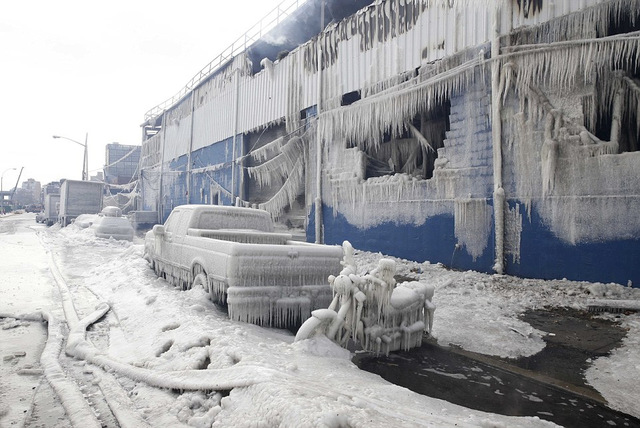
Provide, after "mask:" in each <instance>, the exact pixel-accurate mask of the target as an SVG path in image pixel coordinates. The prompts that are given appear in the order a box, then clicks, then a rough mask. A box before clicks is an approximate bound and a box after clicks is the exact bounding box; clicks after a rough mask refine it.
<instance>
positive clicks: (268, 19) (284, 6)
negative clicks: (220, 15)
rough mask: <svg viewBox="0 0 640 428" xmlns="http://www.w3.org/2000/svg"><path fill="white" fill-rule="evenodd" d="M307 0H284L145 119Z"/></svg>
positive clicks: (160, 109) (175, 100)
mask: <svg viewBox="0 0 640 428" xmlns="http://www.w3.org/2000/svg"><path fill="white" fill-rule="evenodd" d="M306 1H307V0H284V1H283V2H282V3H280V4H279V5H278V6H276V7H275V9H273V10H272V11H271V12H269V13H268V14H267V15H266V16H265V17H264V18H262V19H261V20H260V21H258V23H256V24H255V25H253V26H252V27H251V28H250V29H249V30H247V31H246V32H245V33H244V34H243V35H242V36H240V37H238V38H237V39H236V40H235V41H234V42H233V43H231V45H230V46H228V47H227V48H226V49H225V50H223V51H222V53H220V54H219V55H218V56H217V57H215V58H214V59H213V60H212V61H211V62H210V63H209V64H207V65H205V66H204V67H202V69H201V70H200V71H199V72H197V73H196V75H195V76H193V77H192V78H191V80H189V82H187V84H186V85H185V86H184V87H183V88H182V89H181V90H180V91H179V92H178V93H177V94H175V95H174V96H173V97H171V98H169V99H167V100H165V101H164V102H162V103H160V104H158V105H157V106H155V107H153V108H152V109H150V110H149V111H147V112H146V113H145V115H144V120H145V121H147V120H149V119H152V118H154V117H156V116H158V115H159V114H161V113H162V112H163V111H164V110H166V109H167V108H168V107H171V106H172V105H174V104H175V103H177V102H178V101H179V100H181V99H182V98H183V97H184V96H185V95H187V94H188V93H189V92H191V90H192V89H193V88H195V87H196V86H198V85H199V84H200V83H201V82H202V81H203V80H205V79H206V78H207V77H209V76H211V75H212V74H213V73H215V72H216V71H217V70H218V69H219V68H220V67H221V66H222V65H224V64H225V63H226V62H227V61H228V60H230V59H231V58H233V57H234V56H236V55H238V54H239V53H242V52H244V51H245V50H247V48H248V47H249V46H251V45H252V44H253V43H254V42H256V41H257V40H259V39H260V38H261V37H262V36H263V35H264V34H266V33H267V32H268V31H269V30H271V29H273V28H274V27H275V26H276V25H278V24H279V23H280V22H282V21H283V20H284V19H285V18H286V17H288V16H289V15H291V13H293V12H294V11H295V10H297V9H298V7H300V5H302V4H303V3H305V2H306Z"/></svg>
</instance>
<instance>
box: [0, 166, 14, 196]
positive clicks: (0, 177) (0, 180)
mask: <svg viewBox="0 0 640 428" xmlns="http://www.w3.org/2000/svg"><path fill="white" fill-rule="evenodd" d="M16 169H18V168H7V169H5V170H4V171H2V175H0V192H2V191H3V190H4V184H3V181H4V173H5V172H7V171H11V170H14V171H15V170H16Z"/></svg>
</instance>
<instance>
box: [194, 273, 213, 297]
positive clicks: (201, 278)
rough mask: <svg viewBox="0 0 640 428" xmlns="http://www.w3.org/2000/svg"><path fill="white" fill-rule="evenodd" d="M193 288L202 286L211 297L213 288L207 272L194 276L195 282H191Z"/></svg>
mask: <svg viewBox="0 0 640 428" xmlns="http://www.w3.org/2000/svg"><path fill="white" fill-rule="evenodd" d="M191 288H202V289H203V290H204V291H205V293H207V295H209V298H211V288H210V286H209V278H208V277H207V274H206V273H204V272H200V273H199V274H197V275H196V276H195V278H193V284H191Z"/></svg>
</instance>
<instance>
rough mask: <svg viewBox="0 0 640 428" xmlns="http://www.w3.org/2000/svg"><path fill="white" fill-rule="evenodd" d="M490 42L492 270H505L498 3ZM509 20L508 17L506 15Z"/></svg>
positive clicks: (501, 271) (498, 3)
mask: <svg viewBox="0 0 640 428" xmlns="http://www.w3.org/2000/svg"><path fill="white" fill-rule="evenodd" d="M494 5H495V11H494V12H495V13H494V17H493V33H494V34H493V39H492V41H491V59H492V64H491V137H492V142H493V143H492V147H493V211H494V216H493V218H494V225H495V236H496V248H495V264H494V265H493V270H495V271H496V272H497V273H499V274H502V273H503V271H504V201H505V195H504V189H503V188H502V108H501V107H502V105H501V102H500V18H501V16H502V14H501V8H502V6H501V3H500V2H494ZM509 21H511V16H509Z"/></svg>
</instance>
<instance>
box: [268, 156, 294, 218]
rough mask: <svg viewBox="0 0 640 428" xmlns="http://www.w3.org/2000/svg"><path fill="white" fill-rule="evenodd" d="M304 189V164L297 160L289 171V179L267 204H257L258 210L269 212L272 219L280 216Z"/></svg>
mask: <svg viewBox="0 0 640 428" xmlns="http://www.w3.org/2000/svg"><path fill="white" fill-rule="evenodd" d="M303 189H304V162H303V160H302V158H300V159H298V160H297V162H296V164H295V165H294V167H293V170H292V171H290V173H289V177H287V181H286V182H285V183H284V185H283V186H282V187H281V188H280V190H278V192H277V193H276V194H275V195H274V196H273V197H272V198H271V199H269V200H268V201H267V202H265V203H262V204H259V206H258V207H259V208H260V209H263V210H266V211H269V212H270V213H271V214H272V215H273V217H274V218H276V219H277V218H279V217H281V216H282V214H283V212H284V209H285V208H286V207H287V206H290V205H292V204H293V202H294V201H295V199H296V197H297V196H298V195H300V193H302V190H303Z"/></svg>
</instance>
